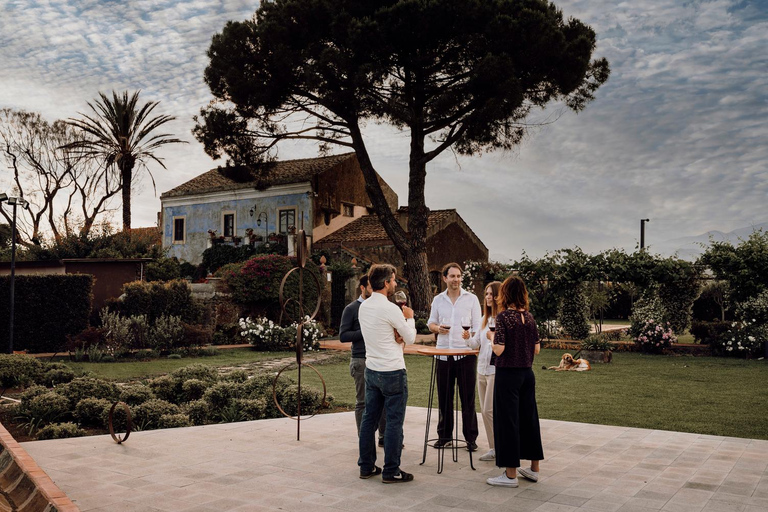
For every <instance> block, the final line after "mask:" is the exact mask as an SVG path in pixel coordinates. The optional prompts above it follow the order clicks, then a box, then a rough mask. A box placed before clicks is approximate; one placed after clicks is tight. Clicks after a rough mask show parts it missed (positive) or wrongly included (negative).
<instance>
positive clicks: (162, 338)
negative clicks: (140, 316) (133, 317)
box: [149, 315, 184, 350]
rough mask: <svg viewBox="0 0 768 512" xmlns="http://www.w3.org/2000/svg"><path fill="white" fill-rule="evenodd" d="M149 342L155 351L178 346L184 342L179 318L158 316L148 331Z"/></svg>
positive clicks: (182, 328)
mask: <svg viewBox="0 0 768 512" xmlns="http://www.w3.org/2000/svg"><path fill="white" fill-rule="evenodd" d="M149 340H150V341H149V345H150V346H151V347H152V348H154V349H157V350H167V349H169V348H172V347H177V346H180V345H181V344H182V342H183V341H184V325H183V324H182V322H181V317H180V316H166V315H160V316H159V317H158V318H157V320H155V325H154V326H153V327H152V328H151V329H150V332H149Z"/></svg>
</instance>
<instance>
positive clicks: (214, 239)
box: [208, 229, 224, 245]
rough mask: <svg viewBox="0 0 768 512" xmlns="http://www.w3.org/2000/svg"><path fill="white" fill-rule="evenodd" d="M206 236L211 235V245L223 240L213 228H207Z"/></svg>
mask: <svg viewBox="0 0 768 512" xmlns="http://www.w3.org/2000/svg"><path fill="white" fill-rule="evenodd" d="M208 236H210V237H211V244H212V245H215V244H220V243H223V242H224V237H223V236H218V235H216V231H215V230H213V229H209V230H208Z"/></svg>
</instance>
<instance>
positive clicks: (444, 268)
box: [442, 262, 464, 277]
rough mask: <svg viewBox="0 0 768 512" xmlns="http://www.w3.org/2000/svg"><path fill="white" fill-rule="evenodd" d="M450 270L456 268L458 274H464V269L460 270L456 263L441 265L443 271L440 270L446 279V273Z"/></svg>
mask: <svg viewBox="0 0 768 512" xmlns="http://www.w3.org/2000/svg"><path fill="white" fill-rule="evenodd" d="M452 268H457V269H459V272H464V269H463V268H461V265H459V264H458V263H456V262H451V263H446V264H445V265H443V270H442V273H443V277H448V271H449V270H451V269H452Z"/></svg>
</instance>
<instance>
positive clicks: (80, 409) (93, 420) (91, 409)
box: [75, 398, 113, 427]
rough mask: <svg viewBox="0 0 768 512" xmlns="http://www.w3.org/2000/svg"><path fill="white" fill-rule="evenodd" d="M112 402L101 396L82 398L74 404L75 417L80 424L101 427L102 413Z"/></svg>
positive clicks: (102, 424)
mask: <svg viewBox="0 0 768 512" xmlns="http://www.w3.org/2000/svg"><path fill="white" fill-rule="evenodd" d="M112 403H113V402H110V401H109V400H104V399H103V398H83V399H82V400H80V401H79V402H77V405H76V406H75V418H76V419H77V421H78V423H80V425H83V426H86V427H103V426H105V424H104V423H103V419H102V413H103V412H104V408H105V407H110V406H111V405H112Z"/></svg>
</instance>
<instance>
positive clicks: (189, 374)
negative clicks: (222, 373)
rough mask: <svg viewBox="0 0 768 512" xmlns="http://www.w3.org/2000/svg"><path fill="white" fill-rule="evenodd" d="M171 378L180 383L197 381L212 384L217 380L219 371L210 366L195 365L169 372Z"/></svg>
mask: <svg viewBox="0 0 768 512" xmlns="http://www.w3.org/2000/svg"><path fill="white" fill-rule="evenodd" d="M171 377H173V378H174V379H176V380H178V381H182V382H183V381H185V380H189V379H198V380H201V381H203V382H207V383H213V382H216V381H217V380H218V379H219V371H218V370H217V369H216V368H214V367H212V366H207V365H204V364H200V363H196V364H190V365H188V366H184V367H181V368H177V369H175V370H174V371H172V372H171Z"/></svg>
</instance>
